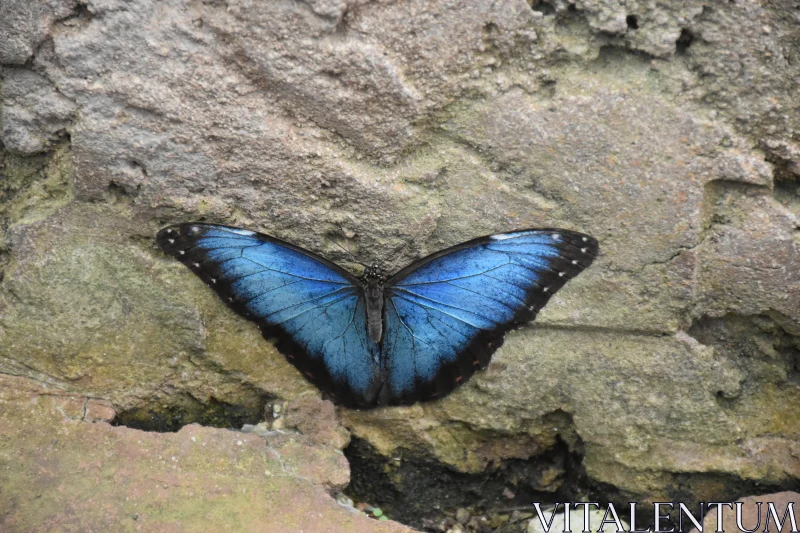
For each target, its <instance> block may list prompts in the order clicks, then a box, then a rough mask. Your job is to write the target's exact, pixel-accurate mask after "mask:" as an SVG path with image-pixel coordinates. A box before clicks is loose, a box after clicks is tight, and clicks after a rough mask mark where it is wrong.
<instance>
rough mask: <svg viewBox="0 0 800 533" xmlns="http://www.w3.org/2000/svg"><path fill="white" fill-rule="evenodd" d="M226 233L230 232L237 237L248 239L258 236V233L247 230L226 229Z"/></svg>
mask: <svg viewBox="0 0 800 533" xmlns="http://www.w3.org/2000/svg"><path fill="white" fill-rule="evenodd" d="M225 231H230V232H231V233H235V234H237V235H245V236H248V237H249V236H252V235H255V234H256V232H254V231H249V230H246V229H239V228H225Z"/></svg>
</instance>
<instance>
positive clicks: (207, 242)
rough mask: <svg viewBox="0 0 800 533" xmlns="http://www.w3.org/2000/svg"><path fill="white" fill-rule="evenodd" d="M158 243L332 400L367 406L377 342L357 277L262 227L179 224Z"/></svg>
mask: <svg viewBox="0 0 800 533" xmlns="http://www.w3.org/2000/svg"><path fill="white" fill-rule="evenodd" d="M156 239H157V241H158V244H159V246H161V248H162V249H163V250H164V251H165V252H166V253H168V254H169V255H171V256H173V257H175V258H176V259H178V260H180V261H181V262H182V263H183V264H184V265H186V266H187V267H189V269H191V270H192V271H193V272H194V273H195V274H197V275H198V276H199V277H200V278H201V279H202V280H203V281H205V282H206V283H207V284H208V285H209V287H211V288H212V289H214V290H215V291H216V292H217V294H218V295H219V296H220V297H221V298H222V300H223V301H224V302H225V303H226V304H227V305H228V306H229V307H231V308H232V309H233V310H234V311H236V312H237V313H239V314H240V315H242V316H244V317H246V318H248V319H250V320H252V321H253V322H256V323H257V324H258V325H259V327H260V329H261V332H262V334H263V335H264V337H265V338H267V339H277V344H276V346H277V348H278V350H279V351H280V352H281V353H282V354H284V356H285V357H286V359H287V360H288V361H289V362H290V363H292V364H293V365H294V366H295V367H297V369H298V370H300V372H302V373H303V375H304V376H305V377H306V378H307V379H308V380H309V381H311V382H312V383H313V384H314V385H316V386H317V387H318V388H319V389H320V390H322V391H323V392H326V393H328V394H329V395H330V396H331V397H332V398H333V399H334V401H336V402H337V403H341V404H343V405H346V406H350V407H370V406H374V405H375V402H376V398H377V395H378V393H379V391H380V387H381V381H382V380H381V371H380V365H379V358H378V353H379V352H378V346H377V345H376V344H375V343H374V342H372V341H371V340H370V338H369V335H368V334H367V329H366V312H365V306H364V295H363V288H362V285H361V283H360V282H359V281H358V280H357V279H356V278H355V277H353V275H352V274H350V273H348V272H347V271H345V270H344V269H342V268H340V267H338V266H336V265H335V264H333V263H331V262H330V261H327V260H325V259H323V258H322V257H319V256H317V255H315V254H313V253H311V252H309V251H307V250H303V249H302V248H299V247H297V246H293V245H291V244H289V243H286V242H283V241H280V240H278V239H275V238H273V237H270V236H268V235H263V234H260V233H255V232H252V231H247V230H241V229H237V228H231V227H226V226H216V225H209V224H199V223H193V224H181V225H177V226H172V227H169V228H164V229H163V230H161V231H160V232H158V236H157V238H156Z"/></svg>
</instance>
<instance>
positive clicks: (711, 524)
mask: <svg viewBox="0 0 800 533" xmlns="http://www.w3.org/2000/svg"><path fill="white" fill-rule="evenodd" d="M759 504H760V505H759ZM769 504H773V509H774V510H775V512H776V513H777V517H778V521H780V520H784V518H785V521H784V522H783V524H782V525H781V526H779V525H778V524H777V523H776V522H775V514H773V512H772V510H771V509H770V505H769ZM792 504H793V510H792V512H793V514H794V518H795V521H794V524H795V525H797V524H798V516H797V515H798V512H797V511H798V507H800V494H798V493H797V492H790V491H786V492H778V493H776V494H763V495H761V496H748V497H746V498H741V499H739V500H737V501H736V503H735V504H734V507H731V506H722V507H721V509H722V515H721V516H720V514H719V512H718V511H717V508H716V507H714V508H711V510H710V511H709V513H708V514H707V515H706V516H705V518H704V519H703V531H720V530H722V529H723V528H725V529H726V530H727V529H733V528H737V529H739V524H740V523H741V526H742V527H743V528H746V529H747V530H750V531H754V530H758V531H765V530H767V529H768V530H769V531H776V532H778V533H787V532H789V531H792V529H793V528H794V526H793V525H792V520H791V518H790V517H791V514H792V513H789V514H788V515H786V516H784V515H785V514H786V513H787V508H788V506H789V505H792ZM739 505H740V506H741V511H738V510H737V509H736V506H739ZM726 524H727V525H726ZM720 525H721V526H722V527H719V526H720ZM690 533H697V528H693V529H692V530H691V532H690Z"/></svg>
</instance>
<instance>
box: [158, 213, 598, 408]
mask: <svg viewBox="0 0 800 533" xmlns="http://www.w3.org/2000/svg"><path fill="white" fill-rule="evenodd" d="M157 241H158V243H159V245H160V246H161V248H162V249H163V250H164V251H165V252H166V253H168V254H169V255H172V256H174V257H175V258H177V259H178V260H180V261H181V262H182V263H183V264H184V265H186V266H187V267H189V268H190V269H191V270H192V271H193V272H195V274H197V275H198V276H199V277H200V278H201V279H203V280H204V281H205V282H206V283H207V284H208V285H209V287H211V288H212V289H214V291H215V292H217V294H218V295H219V296H220V297H221V298H222V300H223V301H224V302H225V303H226V304H227V305H228V306H229V307H231V308H232V309H233V310H234V311H236V312H237V313H239V314H241V315H242V316H244V317H245V318H248V319H249V320H252V321H254V322H256V323H257V324H258V325H259V328H260V329H261V331H262V334H263V335H264V337H265V338H268V339H273V338H274V339H277V342H276V347H277V348H278V350H279V351H280V352H281V353H282V354H284V356H285V357H286V359H287V361H289V362H290V363H292V364H293V365H294V366H295V367H297V369H298V370H299V371H300V372H301V373H302V374H303V375H304V376H305V377H306V378H307V379H308V380H309V381H311V382H312V383H314V384H315V385H316V386H317V387H318V388H320V389H321V390H322V391H323V392H325V393H326V394H327V395H328V396H330V397H331V399H333V400H334V401H335V402H336V403H339V404H342V405H345V406H348V407H353V408H362V409H369V408H373V407H377V406H381V405H403V404H411V403H414V402H417V401H427V400H433V399H436V398H441V397H443V396H445V395H447V394H448V393H450V392H451V391H452V390H453V389H455V388H456V387H458V386H460V385H461V384H463V383H466V381H468V380H469V378H470V377H471V376H472V375H473V374H474V373H475V372H476V371H478V370H481V369H483V368H485V367H486V365H488V363H489V360H490V359H491V356H492V354H493V353H494V352H495V351H496V350H497V348H499V347H500V346H501V345H502V343H503V336H504V335H505V333H506V332H508V331H509V330H510V329H512V328H515V327H519V326H521V325H523V324H526V323H527V322H529V321H531V320H533V318H534V317H535V316H536V313H537V312H538V310H539V309H541V308H542V307H543V306H544V305H545V303H547V301H548V300H549V298H550V297H551V296H552V294H553V293H555V292H556V291H557V290H558V289H559V288H561V287H562V286H563V285H564V283H566V281H567V280H568V279H570V278H572V277H574V276H575V275H577V274H578V273H580V272H581V271H582V270H583V269H584V268H586V267H587V266H589V264H591V262H592V261H593V259H594V257H595V256H596V255H597V251H598V245H597V241H596V240H595V239H593V238H592V237H589V236H588V235H584V234H581V233H577V232H572V231H567V230H557V229H531V230H521V231H516V232H511V233H504V234H499V235H490V236H486V237H480V238H478V239H473V240H471V241H468V242H465V243H462V244H459V245H456V246H454V247H451V248H448V249H446V250H442V251H440V252H437V253H434V254H432V255H430V256H428V257H425V258H423V259H421V260H420V261H417V262H415V263H413V264H411V265H409V266H407V267H405V268H404V269H402V270H400V271H399V272H397V273H395V274H393V275H391V276H389V277H386V276H384V275H383V274H382V273H381V272H380V270H379V269H378V267H377V266H376V265H372V266H370V267H367V268H366V269H365V272H364V274H363V275H362V276H361V277H356V276H354V275H353V274H351V273H350V272H348V271H346V270H344V269H343V268H341V267H339V266H338V265H336V264H334V263H332V262H330V261H328V260H326V259H324V258H322V257H320V256H318V255H316V254H314V253H312V252H309V251H308V250H304V249H302V248H300V247H298V246H295V245H292V244H290V243H287V242H284V241H281V240H279V239H276V238H274V237H270V236H268V235H264V234H260V233H256V232H252V231H248V230H243V229H239V228H232V227H227V226H219V225H211V224H201V223H192V224H180V225H177V226H171V227H168V228H164V229H163V230H161V231H160V232H159V233H158V236H157Z"/></svg>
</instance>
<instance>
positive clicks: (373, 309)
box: [361, 265, 386, 344]
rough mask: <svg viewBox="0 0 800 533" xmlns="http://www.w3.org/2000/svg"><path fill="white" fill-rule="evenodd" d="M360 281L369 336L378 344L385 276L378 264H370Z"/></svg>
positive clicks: (381, 331) (381, 323) (380, 332)
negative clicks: (362, 285) (362, 286)
mask: <svg viewBox="0 0 800 533" xmlns="http://www.w3.org/2000/svg"><path fill="white" fill-rule="evenodd" d="M361 281H362V282H363V283H364V298H365V300H366V306H367V329H368V330H369V338H370V339H372V342H374V343H375V344H378V343H379V342H381V336H382V335H383V282H384V281H386V276H384V275H383V274H382V272H381V271H380V270H379V269H378V265H370V266H368V267H367V268H366V270H364V275H363V276H362V277H361Z"/></svg>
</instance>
